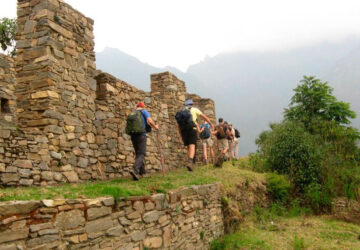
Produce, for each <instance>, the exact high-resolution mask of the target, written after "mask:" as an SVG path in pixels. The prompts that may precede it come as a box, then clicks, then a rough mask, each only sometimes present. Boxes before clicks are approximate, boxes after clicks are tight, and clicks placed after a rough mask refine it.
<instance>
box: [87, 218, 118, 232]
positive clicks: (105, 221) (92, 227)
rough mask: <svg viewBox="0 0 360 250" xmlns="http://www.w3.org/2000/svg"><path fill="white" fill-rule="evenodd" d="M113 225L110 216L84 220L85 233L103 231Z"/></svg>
mask: <svg viewBox="0 0 360 250" xmlns="http://www.w3.org/2000/svg"><path fill="white" fill-rule="evenodd" d="M112 226H113V222H112V219H111V217H110V216H108V217H105V218H101V219H97V220H93V221H89V222H86V225H85V231H86V233H88V234H89V233H95V232H100V231H105V230H108V229H110V228H111V227H112Z"/></svg>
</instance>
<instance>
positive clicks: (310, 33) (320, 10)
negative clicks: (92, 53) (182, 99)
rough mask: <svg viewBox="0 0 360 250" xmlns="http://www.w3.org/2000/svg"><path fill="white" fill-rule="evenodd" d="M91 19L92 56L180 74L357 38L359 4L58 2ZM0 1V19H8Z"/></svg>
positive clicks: (359, 0)
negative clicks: (111, 55)
mask: <svg viewBox="0 0 360 250" xmlns="http://www.w3.org/2000/svg"><path fill="white" fill-rule="evenodd" d="M65 1H66V2H67V3H69V4H70V5H72V6H73V7H74V8H75V9H77V10H79V11H80V12H82V13H83V14H85V15H86V16H88V17H91V18H92V19H94V20H95V26H94V29H95V30H94V33H95V44H96V48H95V50H96V51H102V50H103V49H104V48H105V47H113V48H118V49H120V50H122V51H124V52H125V53H128V54H130V55H133V56H135V57H137V58H138V59H140V60H141V61H143V62H147V63H149V64H151V65H153V66H157V67H164V66H167V65H170V66H174V67H177V68H179V69H181V70H186V68H187V67H188V66H189V65H190V64H194V63H197V62H199V61H201V60H202V59H203V58H204V57H205V56H206V55H208V56H215V55H216V54H219V53H223V52H231V51H239V50H241V51H267V50H284V49H286V50H288V49H291V48H296V47H301V46H303V45H309V44H315V43H320V42H323V41H330V42H336V41H341V40H343V39H345V38H347V37H349V36H359V35H360V0H246V1H245V0H221V1H220V0H217V1H214V0H151V1H150V0H101V1H99V0H65ZM16 2H17V1H16V0H1V8H0V17H5V16H6V17H15V16H16Z"/></svg>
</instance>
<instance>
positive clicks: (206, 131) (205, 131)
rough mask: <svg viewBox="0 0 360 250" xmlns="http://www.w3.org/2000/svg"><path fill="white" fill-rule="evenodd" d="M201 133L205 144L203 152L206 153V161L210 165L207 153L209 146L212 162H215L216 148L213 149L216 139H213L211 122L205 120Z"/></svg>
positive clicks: (201, 126)
mask: <svg viewBox="0 0 360 250" xmlns="http://www.w3.org/2000/svg"><path fill="white" fill-rule="evenodd" d="M199 133H200V139H201V142H202V145H203V154H204V160H205V163H206V165H209V159H208V154H207V148H208V147H209V155H210V158H211V162H212V163H214V162H215V157H214V150H213V145H214V141H213V140H212V139H211V128H210V124H209V123H208V122H204V123H203V124H201V125H200V131H199Z"/></svg>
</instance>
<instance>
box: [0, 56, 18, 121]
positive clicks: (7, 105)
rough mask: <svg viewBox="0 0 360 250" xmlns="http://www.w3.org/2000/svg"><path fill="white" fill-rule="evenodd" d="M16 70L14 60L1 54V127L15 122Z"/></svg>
mask: <svg viewBox="0 0 360 250" xmlns="http://www.w3.org/2000/svg"><path fill="white" fill-rule="evenodd" d="M14 91H15V68H14V59H13V58H11V57H9V56H5V55H2V54H0V125H1V124H2V122H4V121H5V122H15V117H14V114H15V112H16V106H15V105H16V102H15V96H14Z"/></svg>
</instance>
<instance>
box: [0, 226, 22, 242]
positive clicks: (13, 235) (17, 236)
mask: <svg viewBox="0 0 360 250" xmlns="http://www.w3.org/2000/svg"><path fill="white" fill-rule="evenodd" d="M28 235H29V228H24V229H21V230H16V231H10V230H8V231H5V232H1V233H0V243H5V242H10V241H15V240H21V239H26V238H27V237H28Z"/></svg>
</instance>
